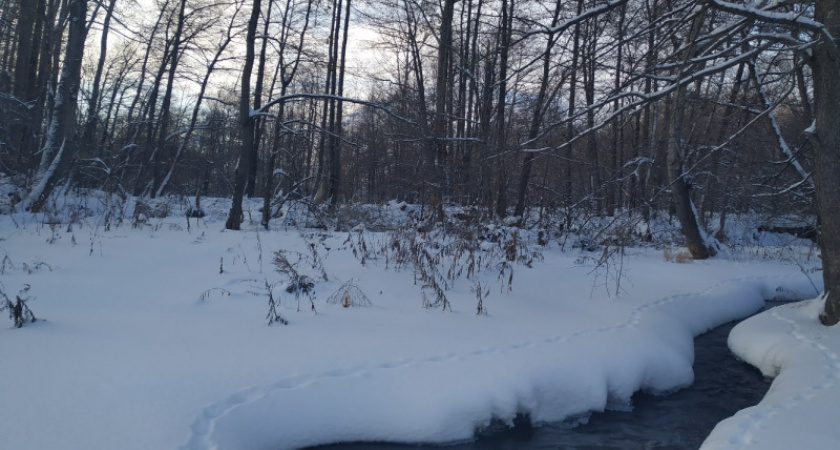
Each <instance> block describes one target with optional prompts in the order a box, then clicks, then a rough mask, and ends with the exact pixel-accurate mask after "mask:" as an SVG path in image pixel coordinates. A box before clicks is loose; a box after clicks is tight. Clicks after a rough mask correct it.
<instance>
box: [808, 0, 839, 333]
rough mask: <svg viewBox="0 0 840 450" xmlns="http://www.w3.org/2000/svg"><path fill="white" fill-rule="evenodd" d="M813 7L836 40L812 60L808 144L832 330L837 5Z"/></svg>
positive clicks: (824, 0) (835, 300) (823, 1)
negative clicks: (811, 122) (811, 117)
mask: <svg viewBox="0 0 840 450" xmlns="http://www.w3.org/2000/svg"><path fill="white" fill-rule="evenodd" d="M815 6H816V9H815V12H814V15H815V18H816V20H817V21H819V22H821V23H822V24H823V25H825V27H826V30H827V31H828V33H830V34H831V35H832V36H834V42H833V43H826V41H825V37H822V38H821V40H820V42H819V43H817V45H816V46H815V47H814V51H813V56H812V59H811V71H812V74H813V77H814V116H815V118H816V132H815V133H814V134H813V135H812V136H811V141H812V143H813V145H814V149H815V152H814V153H815V158H816V161H815V163H814V181H815V185H816V194H817V210H818V214H819V217H820V230H821V232H820V247H821V250H822V261H823V281H824V283H825V296H826V300H825V307H824V311H823V313H822V314H820V321H821V322H822V323H823V324H825V325H834V324H836V323H838V322H840V232H838V231H840V186H838V184H840V182H838V180H840V52H838V49H837V42H838V37H840V3H838V2H837V1H836V0H817V1H816V2H815Z"/></svg>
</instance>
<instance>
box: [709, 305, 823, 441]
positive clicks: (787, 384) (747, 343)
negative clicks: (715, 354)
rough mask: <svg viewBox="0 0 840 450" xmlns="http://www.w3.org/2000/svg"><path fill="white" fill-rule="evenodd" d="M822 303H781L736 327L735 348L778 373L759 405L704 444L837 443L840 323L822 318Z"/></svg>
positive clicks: (717, 429) (772, 373)
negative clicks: (824, 321)
mask: <svg viewBox="0 0 840 450" xmlns="http://www.w3.org/2000/svg"><path fill="white" fill-rule="evenodd" d="M821 304H822V300H821V299H816V300H809V301H805V302H800V303H794V304H786V305H782V306H777V307H775V308H773V309H771V310H768V311H765V312H763V313H761V314H759V315H757V316H755V317H751V318H750V319H747V320H745V321H744V322H741V323H740V324H738V325H737V326H736V327H735V329H733V330H732V333H731V334H730V336H729V346H730V348H731V349H732V351H733V352H734V353H735V354H736V355H738V356H739V357H740V358H742V359H743V360H744V361H746V362H748V363H750V364H752V365H754V366H756V367H758V368H759V369H760V370H761V371H762V372H763V373H764V375H766V376H768V377H775V379H774V380H773V384H772V385H771V386H770V390H769V392H768V393H767V395H766V396H765V397H764V399H762V401H761V402H760V403H759V404H758V405H756V406H754V407H751V408H747V409H744V410H741V411H739V412H738V413H737V414H735V415H734V416H733V417H731V418H729V419H727V420H724V421H723V422H721V423H719V424H718V426H717V427H715V429H714V431H713V432H712V434H711V435H710V436H709V438H708V439H707V440H706V441H705V442H704V444H703V448H704V449H742V448H757V449H766V448H777V449H791V448H803V449H811V450H816V449H836V448H837V445H838V442H840V433H838V426H837V420H838V414H837V411H838V405H840V356H838V350H840V326H839V325H835V326H833V327H824V326H822V325H821V324H820V323H819V320H818V315H819V311H820V308H821Z"/></svg>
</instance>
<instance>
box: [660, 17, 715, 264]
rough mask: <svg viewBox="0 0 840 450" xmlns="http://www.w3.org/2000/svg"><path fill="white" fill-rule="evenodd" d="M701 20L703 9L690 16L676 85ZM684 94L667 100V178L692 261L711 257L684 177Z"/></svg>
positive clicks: (682, 89) (679, 90)
mask: <svg viewBox="0 0 840 450" xmlns="http://www.w3.org/2000/svg"><path fill="white" fill-rule="evenodd" d="M704 17H705V10H700V11H698V12H697V13H696V16H695V17H694V20H693V22H692V26H691V31H690V32H689V35H688V37H687V40H686V43H687V46H686V48H685V49H684V50H683V52H684V53H683V56H682V61H683V63H682V64H683V67H681V68H680V69H678V73H677V77H676V82H677V83H681V80H682V77H683V74H684V72H683V71H684V69H685V65H686V64H687V61H688V59H689V58H690V57H691V55H692V54H693V53H694V45H695V43H696V41H697V37H698V36H699V35H700V30H701V26H702V24H703V18H704ZM685 93H686V86H685V85H684V84H683V85H681V86H679V87H678V88H677V89H676V91H675V92H674V94H673V95H672V96H671V99H670V100H669V101H670V102H671V104H670V107H671V114H670V120H669V123H668V179H669V181H670V183H671V194H672V195H671V197H672V200H673V202H674V208H675V209H676V212H677V217H678V218H679V220H680V227H681V229H682V234H683V237H684V238H685V245H686V247H688V251H689V252H691V257H692V258H694V259H707V258H709V257H710V256H714V255H713V253H712V252H711V250H710V249H709V247H707V246H706V242H705V239H703V235H702V234H701V231H700V224H699V223H698V222H697V215H696V214H695V210H694V205H693V203H692V201H691V192H690V188H689V185H688V182H687V180H686V178H685V175H686V174H685V168H684V160H683V159H684V151H683V148H682V132H681V130H682V119H683V115H682V112H683V106H684V100H685Z"/></svg>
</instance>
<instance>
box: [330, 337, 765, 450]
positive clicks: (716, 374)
mask: <svg viewBox="0 0 840 450" xmlns="http://www.w3.org/2000/svg"><path fill="white" fill-rule="evenodd" d="M736 323H737V322H732V323H729V324H725V325H722V326H720V327H718V328H715V329H714V330H712V331H710V332H708V333H706V334H703V335H702V336H699V337H698V338H697V339H695V341H694V342H695V360H694V374H695V380H694V384H692V385H691V386H689V387H687V388H685V389H683V390H680V391H678V392H675V393H673V394H669V395H664V396H654V395H650V394H645V393H637V394H636V395H634V396H633V411H630V412H621V411H607V412H604V413H597V414H593V415H592V416H591V417H590V418H589V421H588V423H586V424H585V425H580V426H576V427H572V426H570V425H569V424H557V425H545V426H541V427H531V426H530V425H529V423H528V420H527V419H526V418H523V420H519V421H517V424H516V425H515V426H514V427H513V428H500V429H498V430H495V431H492V432H483V433H481V435H479V436H478V437H477V439H476V440H475V441H473V442H469V443H466V444H457V445H450V446H445V447H435V446H416V445H400V444H380V443H356V444H341V445H330V446H322V447H318V450H410V449H441V448H442V449H444V450H547V449H568V450H584V449H587V450H589V449H624V450H630V449H634V450H635V449H673V450H678V449H686V450H695V449H697V448H698V447H700V444H702V443H703V440H704V439H705V438H706V436H708V435H709V433H710V432H711V431H712V428H714V426H715V424H717V423H718V422H720V421H721V420H723V419H725V418H727V417H729V416H731V415H733V414H734V413H735V412H736V411H738V410H740V409H743V408H746V407H748V406H752V405H755V404H756V403H758V402H759V401H760V400H761V398H762V397H763V396H764V394H765V393H766V392H767V389H768V388H769V387H770V380H768V379H765V378H764V376H762V374H761V373H760V372H759V371H758V370H757V369H755V368H754V367H752V366H750V365H748V364H746V363H743V362H740V361H737V360H736V359H735V358H734V356H732V354H731V353H730V351H729V348H728V347H727V346H726V339H727V337H728V336H729V332H730V330H732V327H734V326H735V324H736Z"/></svg>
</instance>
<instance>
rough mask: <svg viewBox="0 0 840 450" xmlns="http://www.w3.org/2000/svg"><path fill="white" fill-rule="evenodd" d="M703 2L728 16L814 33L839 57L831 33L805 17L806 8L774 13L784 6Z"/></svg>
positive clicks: (773, 3)
mask: <svg viewBox="0 0 840 450" xmlns="http://www.w3.org/2000/svg"><path fill="white" fill-rule="evenodd" d="M705 1H706V3H708V4H710V5H711V6H712V7H713V8H716V9H718V10H721V11H725V12H728V13H730V14H735V15H737V16H741V17H747V18H750V19H753V20H756V21H759V22H764V23H774V24H778V25H784V26H787V27H791V28H795V29H800V30H808V31H812V32H815V33H817V34H819V35H822V36H823V37H824V38H825V39H824V40H825V43H826V44H827V45H828V47H829V48H830V49H831V51H832V53H834V55H835V56H840V49H838V47H837V42H836V41H835V37H834V36H832V35H831V32H830V31H829V30H828V28H826V27H825V25H823V24H822V23H820V22H817V21H816V20H814V19H812V18H811V17H808V16H806V15H805V13H806V12H808V11H811V10H810V9H808V8H804V9H803V10H802V11H800V12H782V11H776V9H777V8H779V7H781V6H785V4H783V3H782V2H778V1H773V2H770V3H768V4H767V5H764V6H763V7H754V6H747V5H741V4H737V3H731V2H727V1H723V0H705Z"/></svg>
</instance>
